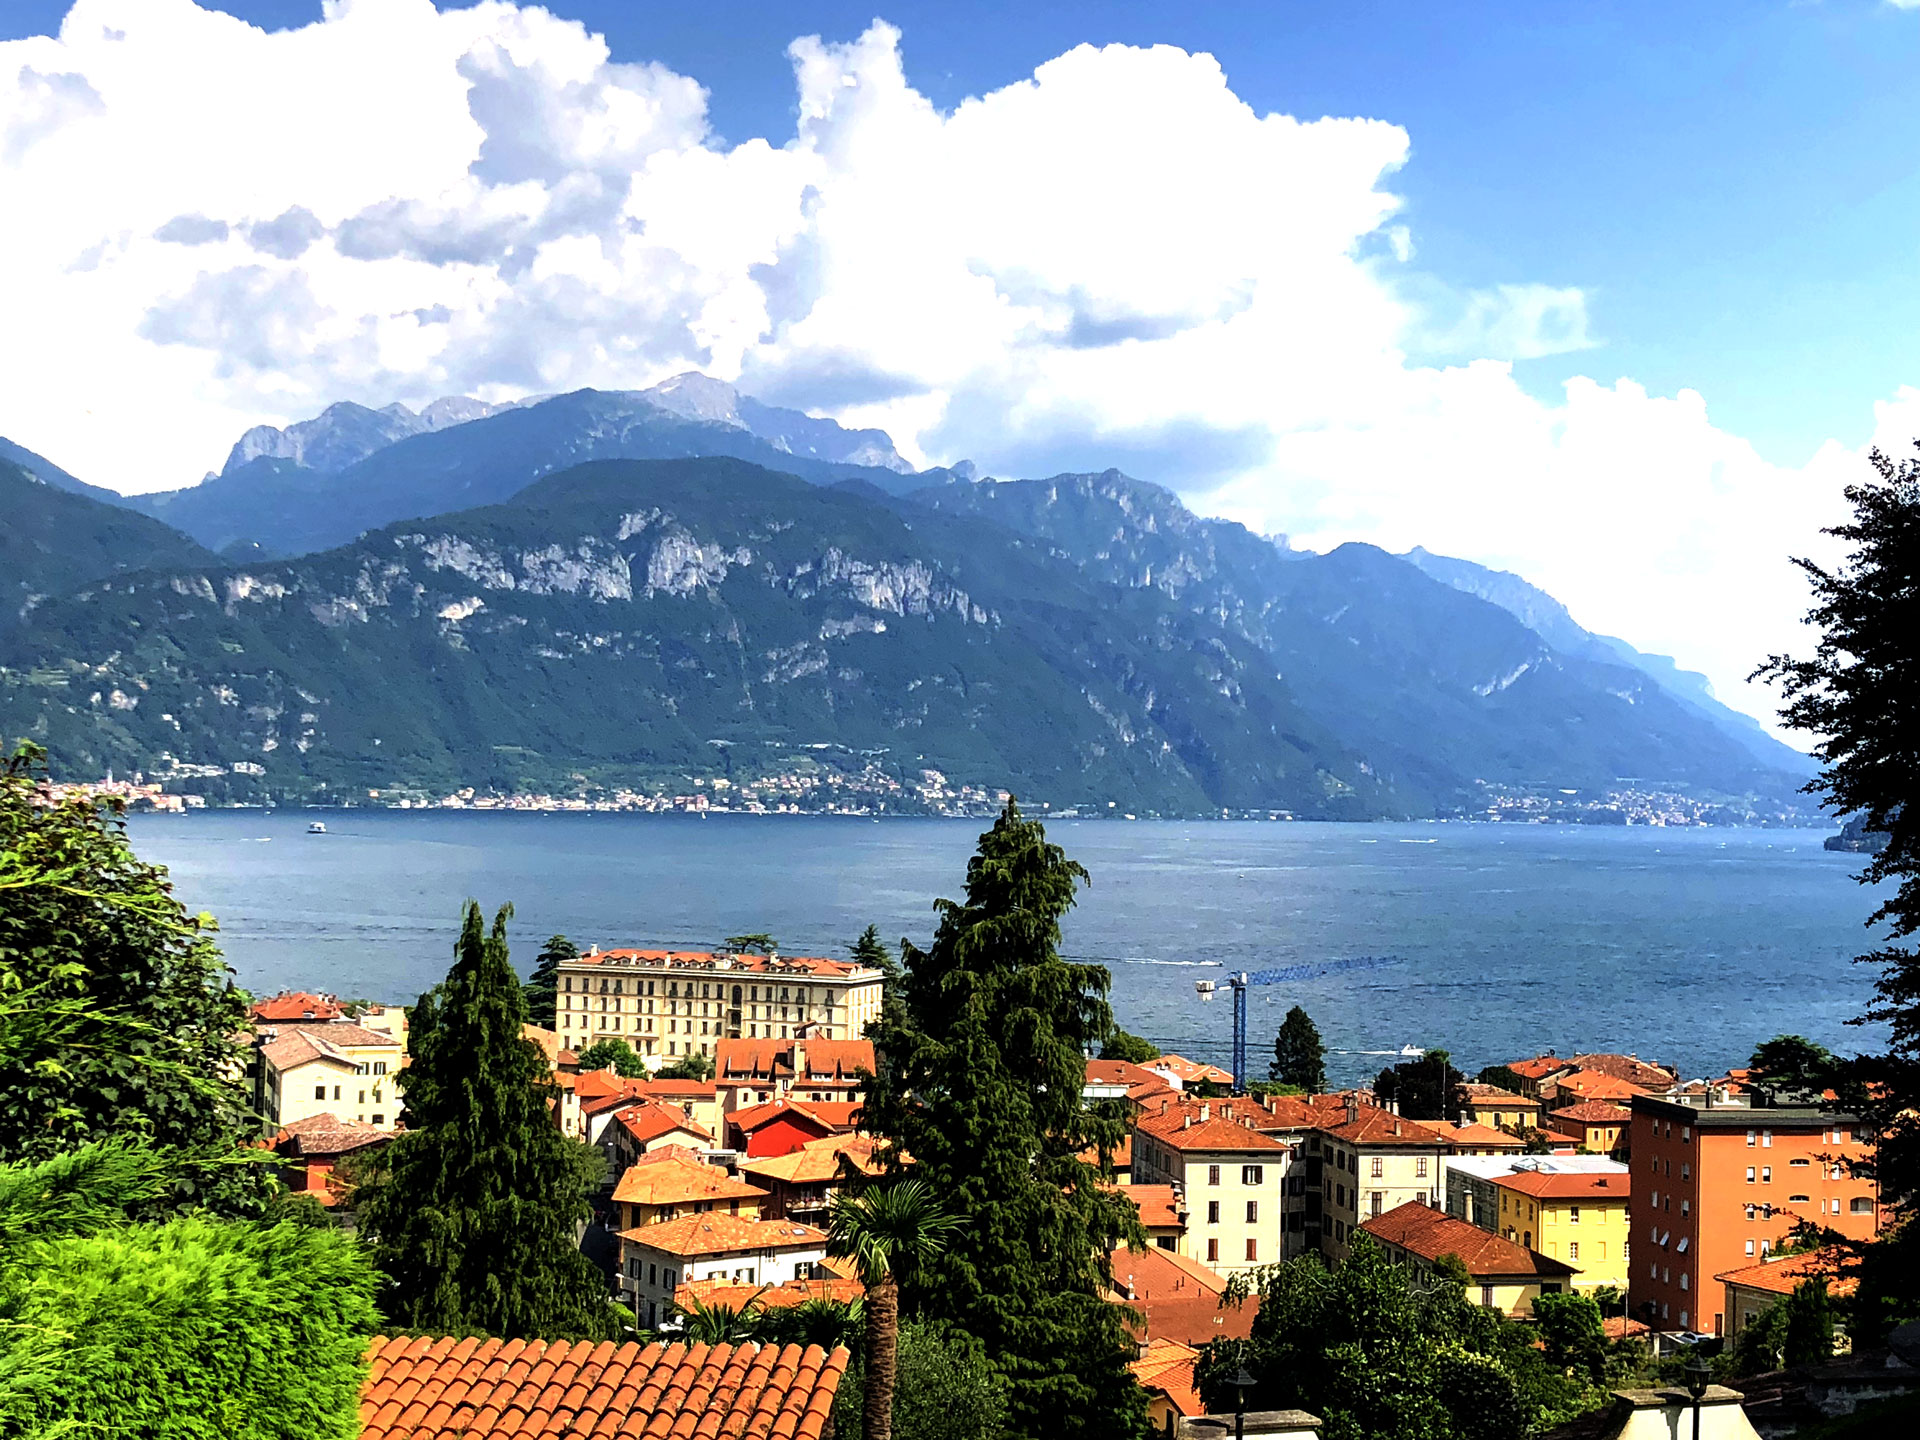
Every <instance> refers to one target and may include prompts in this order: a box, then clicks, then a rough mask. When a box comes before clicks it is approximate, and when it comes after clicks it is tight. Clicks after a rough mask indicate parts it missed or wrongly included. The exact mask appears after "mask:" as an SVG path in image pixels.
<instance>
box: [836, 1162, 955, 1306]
mask: <svg viewBox="0 0 1920 1440" xmlns="http://www.w3.org/2000/svg"><path fill="white" fill-rule="evenodd" d="M961 1226H962V1221H961V1219H960V1217H959V1216H958V1215H955V1214H953V1213H951V1212H950V1211H948V1210H946V1209H945V1208H943V1207H942V1205H941V1204H940V1202H939V1200H937V1199H936V1198H935V1195H934V1191H933V1189H932V1188H931V1187H930V1186H929V1185H928V1184H927V1182H926V1181H925V1180H923V1179H920V1178H918V1177H915V1178H912V1179H907V1180H892V1181H888V1182H886V1183H884V1184H872V1185H868V1186H865V1187H864V1188H862V1189H861V1190H859V1191H847V1190H842V1191H840V1192H839V1193H837V1194H836V1195H835V1196H834V1197H833V1204H832V1207H831V1209H830V1210H829V1212H828V1219H827V1253H828V1254H829V1255H834V1256H838V1257H841V1258H844V1259H848V1260H851V1261H853V1262H854V1265H855V1267H856V1268H857V1269H858V1271H859V1273H860V1283H861V1284H862V1285H864V1286H866V1287H867V1288H868V1289H869V1290H871V1289H873V1288H875V1287H876V1286H878V1285H880V1284H881V1283H882V1282H883V1281H885V1280H887V1279H892V1280H894V1281H895V1282H896V1283H899V1284H909V1285H910V1284H912V1283H913V1281H914V1279H915V1277H917V1276H918V1275H919V1274H920V1272H921V1271H922V1270H924V1269H925V1268H926V1267H927V1266H928V1265H929V1264H931V1263H932V1262H933V1261H934V1260H936V1259H937V1258H938V1257H939V1256H940V1255H941V1254H942V1253H944V1252H945V1250H946V1249H947V1246H948V1243H949V1242H950V1240H951V1239H952V1237H953V1235H954V1233H955V1232H956V1231H958V1230H959V1229H960V1228H961Z"/></svg>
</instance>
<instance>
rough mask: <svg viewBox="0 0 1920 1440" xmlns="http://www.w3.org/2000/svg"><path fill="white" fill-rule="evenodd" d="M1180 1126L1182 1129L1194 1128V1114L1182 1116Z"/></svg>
mask: <svg viewBox="0 0 1920 1440" xmlns="http://www.w3.org/2000/svg"><path fill="white" fill-rule="evenodd" d="M1180 1128H1181V1129H1182V1130H1191V1129H1192V1128H1193V1116H1191V1115H1182V1116H1181V1117H1180Z"/></svg>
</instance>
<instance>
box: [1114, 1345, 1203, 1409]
mask: <svg viewBox="0 0 1920 1440" xmlns="http://www.w3.org/2000/svg"><path fill="white" fill-rule="evenodd" d="M1199 1358H1200V1352H1199V1351H1198V1350H1196V1349H1194V1348H1193V1347H1192V1346H1191V1345H1182V1344H1181V1343H1180V1342H1179V1341H1178V1340H1162V1339H1158V1338H1156V1339H1153V1340H1149V1341H1148V1342H1147V1353H1146V1354H1144V1355H1142V1356H1141V1357H1140V1358H1139V1359H1138V1360H1135V1361H1134V1362H1133V1363H1132V1364H1131V1365H1129V1366H1128V1367H1127V1368H1128V1369H1129V1370H1131V1371H1133V1378H1134V1379H1136V1380H1138V1381H1139V1382H1140V1388H1141V1389H1142V1390H1157V1391H1159V1392H1160V1393H1161V1394H1162V1395H1164V1396H1166V1397H1167V1400H1168V1402H1169V1403H1170V1404H1171V1405H1172V1406H1173V1408H1174V1410H1175V1412H1176V1413H1178V1414H1180V1415H1204V1414H1206V1413H1207V1407H1206V1406H1205V1405H1203V1404H1201V1403H1200V1392H1199V1390H1198V1389H1196V1388H1195V1385H1194V1378H1193V1364H1194V1361H1196V1360H1198V1359H1199Z"/></svg>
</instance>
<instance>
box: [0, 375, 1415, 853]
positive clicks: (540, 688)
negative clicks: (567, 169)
mask: <svg viewBox="0 0 1920 1440" xmlns="http://www.w3.org/2000/svg"><path fill="white" fill-rule="evenodd" d="M525 413H531V412H525ZM499 418H500V419H503V420H505V419H515V418H520V417H518V416H503V417H499ZM465 428H466V429H467V430H469V431H470V430H473V429H476V428H478V427H477V426H469V427H465ZM451 433H458V432H451ZM432 438H438V437H418V439H417V440H415V441H408V442H403V445H402V446H396V447H394V449H395V450H398V449H401V448H403V447H404V445H407V444H418V443H421V442H423V441H425V440H428V439H432ZM862 488H864V487H862ZM32 618H33V623H32V625H31V626H29V627H28V628H27V629H25V630H24V631H20V632H16V633H15V634H13V635H12V636H0V730H4V731H6V732H8V733H33V734H36V735H39V736H42V737H44V738H45V739H46V741H47V743H49V745H50V747H51V748H52V749H53V751H54V753H55V755H56V757H57V763H58V764H59V766H60V767H61V769H62V770H63V772H64V773H77V774H89V773H95V772H98V771H100V770H103V769H105V768H106V767H107V766H109V765H111V766H114V767H116V768H120V769H131V768H145V769H148V770H152V769H154V768H156V766H157V764H158V758H159V757H160V756H161V755H162V754H163V753H164V754H166V755H171V756H175V757H178V758H179V759H181V760H182V761H185V762H188V763H192V764H196V765H217V766H220V767H222V768H224V769H227V770H228V771H229V774H230V779H229V781H225V782H221V783H230V784H232V785H233V786H234V787H236V788H235V789H234V790H232V791H229V793H240V794H246V793H251V794H255V795H264V794H271V795H277V796H282V797H287V798H310V797H320V798H326V797H351V796H361V797H364V795H365V791H366V789H368V788H382V787H392V786H395V785H418V786H421V787H424V788H426V789H429V790H432V791H439V792H444V791H446V790H450V789H452V788H453V787H455V786H457V785H463V784H465V785H480V786H489V785H496V786H500V787H502V788H507V789H514V788H521V787H527V788H556V789H564V788H570V787H571V786H572V785H573V784H574V783H575V778H576V777H579V776H586V777H589V778H591V779H594V780H598V781H603V782H606V783H631V784H638V783H642V782H644V781H646V780H647V779H650V778H659V777H663V776H665V777H671V778H672V780H673V782H674V783H675V784H676V785H679V784H682V783H684V781H683V778H682V777H684V776H686V775H687V774H690V773H691V774H701V775H732V776H735V777H742V776H745V775H748V774H751V773H755V772H760V771H765V770H768V769H778V768H780V767H783V766H786V767H791V766H793V765H794V764H796V763H800V761H801V760H803V759H804V757H805V756H806V755H807V754H809V753H812V750H811V747H819V746H832V747H838V748H839V749H840V750H841V751H844V752H857V753H860V754H863V755H866V756H869V757H871V758H872V759H873V760H874V763H877V764H881V765H884V766H887V767H891V768H892V770H893V772H894V773H900V774H903V775H906V776H917V775H918V773H919V771H920V770H921V769H923V768H934V769H939V770H941V771H943V772H945V773H946V774H947V775H948V776H949V777H951V778H952V779H954V780H955V781H958V782H968V783H974V784H979V785H985V786H995V785H1007V786H1011V787H1013V788H1015V789H1016V790H1017V791H1018V792H1019V793H1020V794H1021V795H1022V797H1023V798H1025V799H1027V800H1029V801H1038V800H1045V801H1049V802H1051V803H1052V804H1053V805H1055V806H1060V805H1065V804H1071V803H1076V802H1086V801H1091V800H1099V801H1105V800H1114V801H1117V802H1119V804H1120V805H1123V806H1125V807H1127V808H1129V809H1134V808H1137V809H1158V810H1163V811H1169V812H1179V813H1195V812H1206V811H1209V810H1211V811H1214V812H1216V813H1217V810H1218V808H1219V807H1222V806H1231V807H1236V808H1239V807H1283V808H1287V809H1291V810H1294V811H1295V812H1296V813H1299V814H1302V815H1324V816H1347V817H1352V818H1364V817H1367V816H1372V815H1380V814H1399V813H1404V811H1405V808H1406V807H1405V806H1403V805H1402V804H1401V803H1400V802H1399V801H1398V800H1397V799H1396V797H1395V796H1394V795H1393V794H1392V792H1391V790H1390V787H1388V786H1387V785H1385V784H1383V783H1382V782H1381V781H1380V780H1378V779H1376V778H1375V777H1374V776H1372V775H1370V774H1368V773H1367V767H1366V764H1365V762H1364V760H1363V759H1362V757H1361V756H1359V755H1358V754H1356V753H1355V752H1354V751H1353V750H1352V749H1351V748H1350V747H1349V746H1347V745H1346V744H1344V743H1343V742H1342V741H1341V740H1340V739H1338V738H1337V737H1336V736H1335V735H1333V734H1332V733H1330V732H1329V731H1328V730H1326V729H1325V728H1324V727H1322V726H1320V725H1318V724H1316V723H1315V721H1314V720H1313V719H1312V718H1311V717H1310V716H1308V715H1306V714H1304V713H1303V712H1302V710H1301V708H1300V706H1299V705H1298V704H1297V702H1296V700H1295V697H1294V696H1293V695H1292V694H1291V693H1290V690H1289V687H1288V685H1287V684H1286V683H1285V682H1283V681H1281V680H1279V679H1278V678H1276V677H1275V675H1274V674H1273V667H1272V665H1271V664H1270V663H1269V662H1268V661H1267V659H1266V658H1265V657H1264V656H1263V655H1261V654H1260V652H1259V651H1258V649H1257V648H1256V647H1254V646H1253V645H1251V644H1249V643H1248V642H1246V641H1244V640H1242V639H1240V638H1239V637H1237V636H1234V635H1230V634H1228V633H1226V632H1224V631H1222V630H1221V629H1220V628H1219V627H1217V626H1213V625H1211V624H1209V623H1207V622H1206V621H1205V620H1203V619H1202V618H1200V617H1199V616H1196V615H1194V614H1192V613H1190V612H1188V611H1187V610H1186V609H1184V608H1183V607H1181V606H1178V605H1176V604H1173V603H1172V602H1170V601H1168V600H1167V599H1166V598H1165V597H1163V596H1162V595H1160V594H1158V593H1157V592H1154V591H1151V590H1132V591H1128V590H1119V589H1116V588H1114V587H1112V586H1108V585H1105V584H1101V583H1098V582H1096V581H1094V580H1092V579H1091V578H1090V577H1089V576H1088V575H1086V574H1085V573H1084V572H1083V571H1082V570H1080V569H1079V568H1078V567H1076V566H1073V565H1069V564H1065V563H1062V562H1060V561H1058V560H1055V559H1052V558H1050V557H1048V556H1047V555H1045V554H1044V553H1043V552H1042V551H1041V550H1040V549H1039V548H1038V547H1035V546H1033V545H1032V544H1030V543H1028V542H1026V541H1023V540H1021V539H1020V538H1019V537H1017V536H1014V535H1012V534H1010V533H1009V532H1007V531H1005V530H1002V529H1000V528H999V527H997V526H992V525H984V524H981V523H979V522H977V521H972V520H968V519H965V518H959V517H949V516H943V515H940V514H938V513H934V512H928V511H918V510H911V511H910V513H901V512H897V511H896V510H895V509H894V508H892V505H891V504H890V503H889V502H888V501H887V499H886V497H884V496H880V497H878V498H869V496H868V495H867V494H863V493H855V492H854V491H851V490H843V489H840V488H838V487H824V486H816V485H809V484H806V483H803V482H801V481H799V480H797V479H795V478H793V477H791V476H787V475H780V474H775V473H772V472H770V471H767V470H764V469H760V468H757V467H755V466H752V465H748V464H745V463H742V462H740V461H738V460H733V459H699V460H675V461H620V462H611V463H596V464H588V465H583V466H578V467H574V468H571V469H569V470H567V471H565V472H564V473H562V474H559V475H554V476H551V477H548V478H546V479H544V480H541V481H539V482H538V483H536V484H534V485H532V486H531V487H529V488H527V489H526V490H525V491H523V492H522V493H521V494H520V495H518V496H516V497H515V498H514V499H513V500H512V501H511V502H509V503H507V504H503V505H496V506H492V507H488V508H484V509H478V510H471V511H465V512H461V513H457V514H450V515H440V516H437V517H435V518H432V519H429V520H410V521H407V522H405V523H402V524H397V525H392V526H388V527H386V528H384V529H381V530H377V531H374V532H372V533H370V534H368V535H366V536H364V537H362V538H360V539H358V540H356V541H354V542H353V543H351V544H349V545H346V546H343V547H341V548H338V549H335V550H331V551H327V552H324V553H321V554H317V555H310V556H306V557H303V558H300V559H296V560H290V561H284V562H280V563H277V564H268V565H249V566H246V567H234V566H221V565H205V566H198V567H193V568H190V569H187V570H182V571H174V572H171V573H148V574H144V575H138V576H132V577H127V578H123V579H116V580H109V581H106V582H103V583H101V584H98V585H95V586H90V587H86V588H84V589H82V590H80V591H78V592H76V593H74V594H72V595H71V596H67V597H64V598H61V599H57V600H52V601H49V602H47V603H46V604H45V605H43V606H41V607H39V608H38V609H37V610H36V611H35V613H34V616H33V617H32ZM89 694H90V695H91V696H92V697H93V698H91V699H89V698H87V696H88V695H89ZM115 694H118V695H119V696H121V697H123V698H122V699H121V700H120V701H118V702H113V701H111V697H112V696H113V695H115ZM102 696H107V697H109V698H108V699H101V698H100V697H102ZM236 766H237V767H239V768H237V769H236V768H235V767H236ZM256 768H257V770H258V772H259V773H258V775H257V777H254V776H253V772H254V771H255V769H256ZM248 777H253V778H248Z"/></svg>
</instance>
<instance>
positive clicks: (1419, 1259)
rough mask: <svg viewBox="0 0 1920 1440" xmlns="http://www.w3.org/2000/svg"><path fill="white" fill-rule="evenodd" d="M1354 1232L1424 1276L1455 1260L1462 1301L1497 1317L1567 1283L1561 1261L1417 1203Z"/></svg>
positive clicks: (1568, 1269)
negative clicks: (1462, 1276) (1462, 1282)
mask: <svg viewBox="0 0 1920 1440" xmlns="http://www.w3.org/2000/svg"><path fill="white" fill-rule="evenodd" d="M1360 1228H1361V1229H1362V1230H1364V1231H1366V1233H1367V1234H1368V1235H1370V1236H1372V1237H1373V1239H1374V1241H1375V1242H1376V1243H1377V1244H1379V1245H1380V1246H1382V1247H1383V1248H1384V1249H1385V1250H1386V1252H1387V1254H1388V1255H1390V1256H1392V1257H1393V1258H1394V1259H1396V1260H1400V1261H1402V1262H1403V1263H1407V1264H1411V1265H1413V1266H1415V1267H1416V1268H1418V1269H1421V1270H1425V1271H1427V1272H1428V1273H1429V1274H1431V1273H1432V1272H1433V1270H1434V1268H1435V1267H1436V1266H1438V1265H1439V1264H1440V1263H1441V1262H1442V1261H1443V1260H1458V1261H1459V1262H1460V1263H1461V1264H1462V1265H1464V1266H1466V1267H1467V1294H1468V1296H1469V1297H1470V1298H1476V1299H1478V1300H1479V1302H1480V1303H1481V1304H1482V1305H1484V1306H1486V1307H1487V1308H1488V1309H1490V1310H1498V1311H1499V1312H1500V1313H1501V1314H1503V1315H1510V1316H1525V1315H1530V1314H1531V1313H1532V1312H1533V1302H1534V1300H1535V1299H1536V1298H1537V1297H1538V1296H1541V1295H1558V1294H1561V1293H1563V1292H1564V1291H1566V1290H1567V1288H1568V1287H1569V1284H1570V1282H1571V1281H1572V1278H1573V1267H1572V1266H1571V1265H1568V1264H1567V1263H1566V1262H1565V1261H1562V1260H1555V1259H1553V1258H1551V1257H1550V1256H1546V1255H1542V1254H1541V1253H1540V1252H1539V1251H1537V1250H1533V1249H1530V1248H1529V1247H1527V1246H1525V1245H1522V1244H1520V1243H1519V1242H1518V1241H1514V1240H1509V1239H1507V1238H1506V1237H1505V1236H1502V1235H1495V1234H1493V1233H1491V1232H1489V1231H1486V1230H1482V1229H1481V1228H1480V1227H1479V1226H1477V1225H1469V1224H1467V1223H1466V1222H1465V1221H1464V1220H1456V1219H1455V1218H1454V1217H1453V1216H1451V1215H1443V1214H1441V1213H1440V1212H1439V1211H1438V1210H1435V1209H1433V1208H1431V1207H1430V1206H1427V1205H1424V1204H1422V1203H1421V1202H1419V1201H1417V1200H1410V1201H1408V1202H1407V1203H1406V1204H1405V1205H1401V1206H1397V1207H1396V1208H1394V1209H1392V1210H1389V1211H1387V1213H1386V1214H1384V1215H1375V1216H1370V1217H1369V1218H1368V1219H1367V1220H1366V1221H1365V1222H1364V1223H1363V1224H1362V1225H1361V1226H1360Z"/></svg>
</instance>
